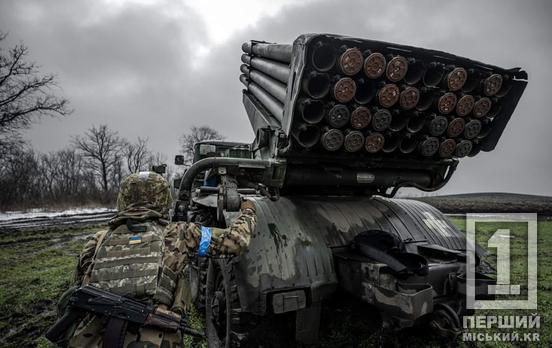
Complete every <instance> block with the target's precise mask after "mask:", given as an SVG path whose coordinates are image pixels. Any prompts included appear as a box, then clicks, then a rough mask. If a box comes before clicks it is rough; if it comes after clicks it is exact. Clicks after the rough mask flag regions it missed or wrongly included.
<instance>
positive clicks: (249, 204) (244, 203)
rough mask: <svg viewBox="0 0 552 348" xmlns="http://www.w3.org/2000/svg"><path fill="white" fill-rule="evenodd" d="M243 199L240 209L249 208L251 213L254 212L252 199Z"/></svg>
mask: <svg viewBox="0 0 552 348" xmlns="http://www.w3.org/2000/svg"><path fill="white" fill-rule="evenodd" d="M242 199H243V201H242V203H241V206H240V209H241V211H245V210H246V209H250V210H251V211H252V212H253V213H254V212H255V203H253V201H252V200H250V199H248V198H242Z"/></svg>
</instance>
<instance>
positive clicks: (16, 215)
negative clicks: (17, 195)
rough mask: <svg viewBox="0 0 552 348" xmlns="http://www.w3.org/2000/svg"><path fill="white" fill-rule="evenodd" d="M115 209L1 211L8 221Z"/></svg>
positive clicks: (107, 211)
mask: <svg viewBox="0 0 552 348" xmlns="http://www.w3.org/2000/svg"><path fill="white" fill-rule="evenodd" d="M114 211H115V210H114V209H112V208H72V209H67V210H57V211H52V210H48V209H44V208H39V209H31V210H28V211H6V212H0V221H8V220H15V219H35V218H42V217H43V218H51V217H56V216H72V215H82V214H97V213H110V212H114Z"/></svg>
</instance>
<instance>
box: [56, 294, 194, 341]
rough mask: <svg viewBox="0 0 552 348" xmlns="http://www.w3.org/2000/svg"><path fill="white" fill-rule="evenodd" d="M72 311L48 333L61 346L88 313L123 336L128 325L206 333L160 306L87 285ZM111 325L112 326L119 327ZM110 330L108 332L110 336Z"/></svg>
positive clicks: (72, 302)
mask: <svg viewBox="0 0 552 348" xmlns="http://www.w3.org/2000/svg"><path fill="white" fill-rule="evenodd" d="M68 306H69V308H68V310H67V311H66V312H65V315H63V316H62V317H61V318H60V319H59V320H58V321H57V322H56V323H55V324H54V326H52V327H51V328H50V329H49V330H48V331H47V332H46V334H45V336H46V338H47V339H49V340H50V341H52V342H53V343H58V344H59V343H61V342H63V341H64V340H65V339H66V332H67V330H68V329H69V328H70V327H71V325H73V324H74V323H76V322H78V321H80V320H82V318H83V317H84V316H85V315H86V314H87V313H93V314H95V315H101V316H104V317H106V318H108V320H109V321H110V322H114V323H113V324H115V325H117V323H118V324H119V326H120V329H119V336H123V337H124V334H125V333H126V325H127V324H128V323H133V324H138V325H139V326H144V327H151V328H157V329H159V330H161V331H167V332H177V331H180V332H181V333H182V334H187V335H191V336H196V337H204V334H203V333H201V332H199V331H196V330H194V329H192V328H191V327H190V326H189V324H188V320H187V317H186V316H185V315H179V314H176V313H174V312H171V311H167V310H164V309H161V308H159V307H158V306H156V305H153V304H148V303H144V302H140V301H137V300H135V299H132V298H128V297H124V296H119V295H116V294H113V293H111V292H109V291H106V290H102V289H99V288H96V287H94V286H90V285H86V286H84V287H81V288H79V289H77V290H76V291H75V292H74V293H73V294H72V295H71V297H70V299H69V304H68ZM115 325H111V324H108V326H115ZM108 333H109V330H107V331H106V335H105V336H104V337H107V336H108Z"/></svg>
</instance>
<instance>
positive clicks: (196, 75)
mask: <svg viewBox="0 0 552 348" xmlns="http://www.w3.org/2000/svg"><path fill="white" fill-rule="evenodd" d="M100 4H102V3H100V2H85V1H82V2H80V1H79V2H77V1H69V0H68V1H63V2H61V1H60V2H42V1H34V2H33V1H11V2H10V1H7V2H6V1H4V2H2V5H0V23H2V24H1V25H2V28H1V29H2V30H9V31H10V35H11V38H12V39H17V40H19V39H21V40H23V41H24V42H25V43H26V44H27V45H28V46H29V47H30V49H31V53H32V56H33V58H34V59H36V60H37V61H39V62H40V63H41V64H42V65H43V66H44V69H45V70H48V71H54V72H57V73H58V74H59V77H60V82H61V85H62V86H63V88H64V91H65V94H66V95H67V96H68V97H69V98H70V99H71V101H72V104H73V107H74V108H75V109H76V112H75V114H74V115H73V116H71V117H69V118H67V119H65V120H45V121H43V122H42V124H41V125H37V126H36V127H34V129H33V130H31V131H30V132H29V133H28V136H29V137H30V138H31V139H32V140H33V142H34V143H35V144H36V145H37V146H38V147H39V148H41V149H46V150H49V149H57V148H60V147H62V146H63V145H64V144H66V143H67V141H68V139H69V136H70V135H71V134H77V133H80V132H82V131H83V130H84V129H86V128H87V127H89V126H90V125H91V124H99V123H108V124H109V125H110V126H111V127H113V128H114V129H118V130H120V132H121V133H122V134H123V135H125V136H127V137H129V138H132V137H135V136H149V138H150V141H151V144H152V145H153V147H154V148H155V149H156V150H159V151H162V152H164V153H166V154H167V156H168V157H169V158H170V157H172V155H173V154H174V153H175V152H176V149H177V146H178V141H177V139H178V137H179V135H180V134H181V133H182V132H183V131H185V130H186V129H187V128H188V127H189V126H190V125H192V124H208V125H211V126H214V127H216V128H217V129H219V130H220V131H221V132H222V133H224V134H225V135H226V136H227V137H228V138H229V139H232V140H238V141H250V140H251V139H252V137H253V134H252V132H251V131H250V129H249V123H248V121H247V117H246V115H245V112H244V110H243V107H242V105H241V85H240V83H239V82H238V75H239V70H238V69H239V65H240V54H241V51H240V45H241V42H243V41H245V40H247V39H252V38H256V39H263V40H269V41H275V42H291V41H292V40H293V39H294V38H295V37H296V36H297V35H298V34H300V33H304V32H331V33H339V34H344V35H349V36H358V37H365V38H373V39H378V40H385V41H391V42H398V43H404V44H410V45H415V46H422V47H428V48H434V49H440V50H444V51H448V52H451V53H455V54H458V55H462V56H467V57H470V58H474V59H479V60H481V61H484V62H487V63H491V64H496V65H499V66H504V67H514V66H522V67H524V68H525V69H526V70H527V71H528V72H529V76H530V83H529V86H528V88H527V90H526V93H525V95H524V97H523V98H522V100H521V102H520V104H519V106H518V109H517V111H516V113H515V114H514V116H513V118H512V120H511V122H510V124H509V125H508V128H507V129H506V131H505V133H504V135H503V138H502V139H501V141H500V142H499V145H498V147H497V149H496V150H495V151H493V152H490V153H482V154H480V155H479V156H477V157H476V158H469V159H464V160H462V161H461V164H460V166H459V169H458V172H457V173H456V175H455V176H454V178H453V180H452V182H451V183H450V184H449V185H448V186H447V188H446V189H445V190H444V191H445V192H463V191H512V192H525V193H537V194H552V184H550V182H549V177H550V173H551V171H552V156H550V155H549V154H548V149H550V148H552V140H551V139H552V137H551V136H550V132H551V131H552V127H551V126H552V120H551V117H552V116H550V115H549V111H548V110H549V108H548V105H549V103H548V102H547V95H546V93H547V90H548V86H549V85H550V81H552V69H551V68H550V63H549V60H550V57H551V54H552V44H551V41H550V38H549V35H550V32H552V30H551V29H552V24H550V18H551V15H552V6H551V4H550V2H548V1H544V0H543V1H533V2H521V1H500V0H495V1H485V2H482V1H463V2H443V1H416V2H415V3H413V2H410V1H406V0H403V1H400V0H399V1H394V2H389V1H381V2H375V1H370V2H368V1H354V2H349V1H339V2H312V3H308V4H306V5H298V6H287V7H284V8H283V9H282V10H281V11H280V13H278V14H277V15H274V16H271V17H265V18H260V19H259V20H258V21H257V22H256V25H254V26H249V27H247V28H244V29H242V30H240V31H239V32H236V33H234V34H233V35H232V36H231V39H230V40H227V41H226V42H224V43H223V44H220V45H211V44H210V42H208V35H207V34H206V33H207V30H206V29H207V28H205V25H204V23H203V22H202V21H201V18H200V17H199V16H198V15H197V14H195V13H194V12H193V10H192V9H190V8H187V7H186V6H185V5H177V4H176V3H175V2H173V1H166V2H163V1H162V2H160V3H159V4H158V5H156V6H153V5H151V6H136V5H133V6H130V5H128V6H123V5H121V6H120V7H118V8H117V9H111V8H108V7H105V6H104V5H100ZM246 10H247V9H244V11H246ZM201 46H203V47H204V48H203V49H200V48H199V47H201ZM198 52H200V53H201V54H199V53H198ZM205 52H208V53H207V54H205Z"/></svg>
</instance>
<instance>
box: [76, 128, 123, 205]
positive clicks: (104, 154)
mask: <svg viewBox="0 0 552 348" xmlns="http://www.w3.org/2000/svg"><path fill="white" fill-rule="evenodd" d="M122 141H123V140H122V139H121V138H120V137H119V134H118V133H117V132H115V131H112V130H110V129H109V128H108V127H107V125H100V126H99V127H94V126H93V127H92V128H90V129H88V131H86V133H85V134H84V135H83V136H77V137H75V138H74V139H73V143H74V144H75V146H76V147H77V148H78V149H79V150H80V151H81V152H82V154H83V156H84V157H85V158H88V159H89V161H88V165H89V166H90V168H91V169H92V170H93V171H94V173H95V175H96V176H97V177H98V178H99V181H100V185H101V188H102V191H103V193H104V198H105V199H107V197H108V195H109V192H110V189H111V188H112V187H115V186H114V185H109V181H110V179H113V178H115V177H118V176H120V171H121V156H120V152H121V146H122Z"/></svg>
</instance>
